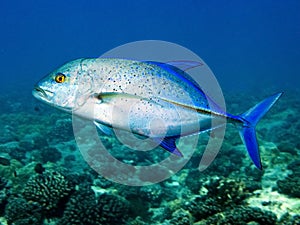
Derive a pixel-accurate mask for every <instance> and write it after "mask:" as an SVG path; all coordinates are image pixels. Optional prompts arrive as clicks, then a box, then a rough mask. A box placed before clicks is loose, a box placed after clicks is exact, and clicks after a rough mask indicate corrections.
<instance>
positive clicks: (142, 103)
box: [33, 58, 281, 168]
mask: <svg viewBox="0 0 300 225" xmlns="http://www.w3.org/2000/svg"><path fill="white" fill-rule="evenodd" d="M33 95H34V96H35V97H36V98H38V99H39V100H42V101H44V102H46V103H48V104H50V105H52V106H54V107H57V108H59V109H62V110H65V111H68V112H72V113H73V114H75V115H77V116H80V117H84V118H87V119H90V120H93V121H95V123H96V124H97V125H98V127H99V128H100V129H101V127H102V128H104V127H106V128H115V129H121V130H126V131H129V132H132V133H135V134H139V135H142V136H145V137H149V138H153V140H154V141H157V140H159V141H160V142H161V143H160V146H161V147H163V148H164V149H166V150H168V151H170V152H172V153H174V154H177V155H181V153H180V152H179V150H178V149H177V148H176V144H175V141H176V139H178V138H179V137H180V136H187V135H190V134H195V133H199V132H204V131H208V130H211V129H214V128H216V127H218V126H222V125H223V124H224V123H225V121H226V120H228V121H230V122H233V123H236V124H239V127H242V128H241V130H240V134H241V137H242V139H243V141H244V142H245V143H246V147H247V149H248V152H249V154H250V157H251V159H252V160H253V161H254V163H255V165H256V166H257V167H258V168H261V163H260V157H259V153H258V147H257V143H256V137H255V132H254V128H255V125H256V123H257V122H258V120H259V119H260V118H261V117H262V116H263V115H264V114H265V113H266V112H267V111H268V109H269V108H270V107H271V106H272V105H273V104H274V103H275V102H276V100H277V99H278V98H279V96H280V95H281V93H279V94H277V95H274V96H271V97H270V98H268V99H266V100H264V101H262V102H261V103H259V104H257V105H256V106H255V107H253V108H252V109H250V110H249V111H248V112H246V113H244V114H242V116H233V115H230V114H228V113H225V112H223V111H222V110H221V109H220V108H219V107H218V106H217V105H216V104H215V103H214V102H213V101H211V99H209V97H207V96H206V95H205V93H204V92H203V91H202V89H201V88H200V87H199V85H198V84H197V83H196V82H195V81H194V80H193V79H192V78H191V77H190V76H189V75H188V74H187V73H186V72H184V71H183V70H181V69H179V68H178V67H176V66H174V65H169V64H164V63H159V62H147V61H145V62H143V61H134V60H126V59H113V58H107V59H105V58H90V59H78V60H74V61H71V62H69V63H67V64H65V65H63V66H62V67H60V68H58V69H57V70H55V71H53V72H52V73H50V74H49V75H48V76H47V77H45V78H44V79H42V80H41V81H40V82H39V83H38V84H37V85H36V88H35V89H34V90H33ZM212 119H214V120H215V121H219V123H217V124H218V125H217V126H214V127H212V126H211V121H212ZM252 120H253V121H252ZM249 127H250V128H251V129H250V128H249ZM252 127H253V129H252ZM106 128H104V129H106ZM246 128H249V130H247V129H246ZM104 129H102V130H104ZM245 136H246V137H245ZM254 139H255V141H254Z"/></svg>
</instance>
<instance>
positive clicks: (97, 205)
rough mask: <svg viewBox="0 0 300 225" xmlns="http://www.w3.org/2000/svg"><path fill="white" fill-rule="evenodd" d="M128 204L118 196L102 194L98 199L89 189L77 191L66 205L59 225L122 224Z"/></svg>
mask: <svg viewBox="0 0 300 225" xmlns="http://www.w3.org/2000/svg"><path fill="white" fill-rule="evenodd" d="M128 212H129V203H128V202H127V201H126V200H125V199H123V198H121V197H120V196H118V195H114V194H110V193H103V194H101V195H99V196H98V197H96V196H95V193H94V192H93V191H91V190H90V189H86V188H83V189H79V190H78V191H76V192H75V193H74V194H73V195H72V196H71V198H70V200H69V202H68V203H67V205H66V209H65V211H64V215H63V218H62V219H61V220H60V221H59V224H61V225H100V224H101V225H105V224H107V225H108V224H124V223H125V221H126V218H127V217H128Z"/></svg>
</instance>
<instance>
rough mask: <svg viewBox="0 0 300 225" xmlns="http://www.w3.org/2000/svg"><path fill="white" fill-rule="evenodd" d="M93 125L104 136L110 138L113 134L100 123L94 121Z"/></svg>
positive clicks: (109, 128)
mask: <svg viewBox="0 0 300 225" xmlns="http://www.w3.org/2000/svg"><path fill="white" fill-rule="evenodd" d="M94 124H95V125H96V127H97V128H98V129H99V130H100V131H102V132H103V133H104V134H106V135H108V136H111V135H112V134H113V130H112V128H111V127H108V126H105V125H103V124H101V123H98V122H96V121H94Z"/></svg>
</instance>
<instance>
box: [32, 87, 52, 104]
mask: <svg viewBox="0 0 300 225" xmlns="http://www.w3.org/2000/svg"><path fill="white" fill-rule="evenodd" d="M47 93H48V94H47ZM32 94H33V96H34V97H36V98H37V99H41V100H44V101H46V102H49V101H50V99H49V94H50V95H51V94H53V92H51V91H46V90H44V89H43V88H41V87H39V86H35V87H34V89H33V91H32Z"/></svg>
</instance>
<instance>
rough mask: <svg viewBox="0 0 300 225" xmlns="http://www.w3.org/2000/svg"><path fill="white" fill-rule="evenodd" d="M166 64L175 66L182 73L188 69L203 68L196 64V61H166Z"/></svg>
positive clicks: (199, 63) (201, 64) (198, 63)
mask: <svg viewBox="0 0 300 225" xmlns="http://www.w3.org/2000/svg"><path fill="white" fill-rule="evenodd" d="M166 64H168V65H171V66H175V67H177V68H179V69H181V70H182V71H187V70H189V69H192V68H195V67H198V66H203V63H201V62H197V61H189V60H176V61H168V62H166Z"/></svg>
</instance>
